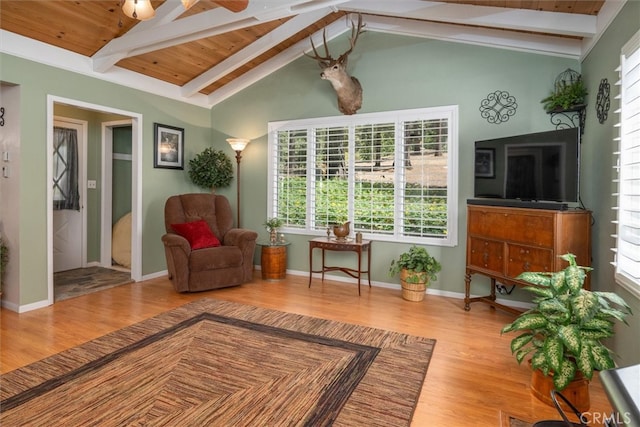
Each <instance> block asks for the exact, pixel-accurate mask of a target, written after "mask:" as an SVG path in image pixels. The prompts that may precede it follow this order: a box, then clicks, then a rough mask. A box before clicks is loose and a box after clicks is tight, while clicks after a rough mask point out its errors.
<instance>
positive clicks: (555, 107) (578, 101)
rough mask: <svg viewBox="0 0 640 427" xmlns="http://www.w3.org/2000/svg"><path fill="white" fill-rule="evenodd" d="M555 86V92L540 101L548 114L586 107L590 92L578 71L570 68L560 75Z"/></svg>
mask: <svg viewBox="0 0 640 427" xmlns="http://www.w3.org/2000/svg"><path fill="white" fill-rule="evenodd" d="M553 86H554V89H553V92H551V94H550V95H549V96H547V97H546V98H544V99H542V100H541V101H540V102H541V103H543V104H544V110H545V111H546V112H547V113H553V112H557V111H563V110H569V109H572V108H576V107H579V106H583V107H584V102H585V97H586V96H587V94H588V92H587V87H586V86H585V84H584V81H583V80H582V76H581V75H580V74H579V73H578V72H577V71H574V70H572V69H570V68H569V69H567V70H566V71H564V72H562V73H560V75H558V77H557V78H556V81H555V83H554V85H553Z"/></svg>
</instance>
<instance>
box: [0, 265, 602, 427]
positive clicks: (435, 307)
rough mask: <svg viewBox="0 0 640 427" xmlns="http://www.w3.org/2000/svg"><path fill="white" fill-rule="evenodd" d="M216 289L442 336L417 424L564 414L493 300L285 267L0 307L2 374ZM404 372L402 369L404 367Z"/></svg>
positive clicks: (291, 308)
mask: <svg viewBox="0 0 640 427" xmlns="http://www.w3.org/2000/svg"><path fill="white" fill-rule="evenodd" d="M204 297H210V298H219V299H223V300H228V301H235V302H240V303H245V304H252V305H256V306H260V307H267V308H272V309H277V310H281V311H287V312H291V313H298V314H304V315H308V316H315V317H321V318H325V319H332V320H338V321H343V322H349V323H355V324H361V325H366V326H371V327H376V328H382V329H387V330H392V331H398V332H403V333H408V334H412V335H419V336H424V337H429V338H435V339H436V340H437V344H436V347H435V352H434V355H433V357H432V359H431V362H430V365H429V370H428V372H427V376H426V379H425V382H424V386H423V388H422V393H421V395H420V400H419V403H418V406H417V409H416V412H415V415H414V419H413V423H412V426H420V427H422V426H454V427H456V426H500V425H501V423H500V412H501V411H505V412H508V413H511V414H513V415H517V416H520V417H521V418H523V419H526V420H529V421H533V420H542V419H560V417H559V415H558V414H557V412H556V411H555V409H554V408H552V407H550V406H547V405H545V404H543V403H541V402H539V401H538V400H536V398H534V397H533V396H532V395H531V394H530V392H529V389H528V387H529V378H530V371H529V370H528V368H527V367H526V366H524V365H523V366H519V365H518V364H517V362H516V361H515V358H514V357H513V356H511V354H510V351H509V342H510V340H511V336H508V335H505V336H501V335H500V329H501V328H502V326H504V325H505V324H506V323H509V322H510V321H511V320H512V319H513V316H512V315H511V314H509V313H506V312H502V311H499V310H498V311H496V310H494V309H491V308H490V307H489V306H487V305H486V304H482V303H476V304H472V306H471V311H469V312H465V311H464V310H463V302H462V300H459V299H452V298H445V297H439V296H433V295H427V296H426V298H425V300H424V301H422V302H408V301H404V300H403V299H402V298H401V296H400V290H399V289H398V290H393V289H385V288H377V287H373V288H371V289H369V288H368V287H366V286H364V287H363V288H362V296H361V297H358V292H357V290H356V286H355V285H353V284H347V283H339V282H331V281H325V282H324V284H322V283H321V282H320V280H319V279H314V282H313V284H312V286H311V289H308V288H307V279H306V277H300V276H291V275H290V276H288V278H287V279H286V280H284V281H279V282H267V281H262V280H261V279H260V278H259V272H256V275H255V278H254V280H253V281H252V282H251V283H249V284H245V285H242V286H239V287H234V288H227V289H220V290H216V291H211V292H204V293H197V294H178V293H176V292H175V291H173V288H172V287H171V284H170V282H169V281H168V280H167V279H166V278H159V279H153V280H148V281H145V282H140V283H134V284H129V285H124V286H120V287H117V288H113V289H108V290H105V291H100V292H97V293H95V294H91V295H86V296H81V297H77V298H73V299H69V300H66V301H61V302H58V303H56V304H54V305H53V306H50V307H47V308H43V309H39V310H34V311H31V312H27V313H23V314H16V313H14V312H11V311H8V310H4V309H3V310H2V311H1V315H2V317H1V334H0V345H1V350H2V351H1V358H0V363H1V366H0V371H1V372H2V373H5V372H8V371H11V370H13V369H16V368H19V367H21V366H25V365H27V364H29V363H31V362H35V361H37V360H39V359H42V358H44V357H46V356H49V355H51V354H55V353H57V352H60V351H62V350H65V349H67V348H70V347H73V346H76V345H79V344H82V343H84V342H86V341H88V340H91V339H93V338H96V337H99V336H102V335H104V334H106V333H108V332H112V331H115V330H118V329H120V328H122V327H125V326H127V325H131V324H133V323H135V322H139V321H141V320H144V319H147V318H149V317H151V316H154V315H156V314H159V313H161V312H164V311H166V310H169V309H171V308H174V307H177V306H180V305H182V304H185V303H187V302H189V301H192V300H195V299H199V298H204ZM398 375H402V372H398ZM610 411H611V406H610V405H609V403H608V400H607V398H606V395H605V394H604V391H603V390H602V387H601V385H600V382H599V380H598V379H597V377H596V378H595V379H594V381H593V382H592V384H591V409H590V413H589V414H588V415H589V416H590V418H589V421H590V422H589V425H590V426H596V425H602V422H595V421H597V420H596V419H595V418H596V417H599V418H602V414H606V413H609V412H610Z"/></svg>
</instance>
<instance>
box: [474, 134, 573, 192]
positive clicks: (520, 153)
mask: <svg viewBox="0 0 640 427" xmlns="http://www.w3.org/2000/svg"><path fill="white" fill-rule="evenodd" d="M579 182H580V133H579V129H578V128H571V129H561V130H553V131H548V132H538V133H530V134H525V135H516V136H509V137H504V138H496V139H488V140H483V141H476V142H475V180H474V197H475V198H476V199H489V200H491V199H493V200H505V201H527V202H561V203H577V202H578V201H579Z"/></svg>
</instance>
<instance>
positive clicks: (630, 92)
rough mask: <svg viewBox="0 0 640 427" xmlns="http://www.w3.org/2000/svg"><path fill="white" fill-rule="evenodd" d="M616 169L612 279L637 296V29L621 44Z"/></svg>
mask: <svg viewBox="0 0 640 427" xmlns="http://www.w3.org/2000/svg"><path fill="white" fill-rule="evenodd" d="M619 72H620V80H619V82H618V84H619V85H620V96H619V97H618V98H619V99H620V109H619V110H618V111H617V112H618V113H619V115H620V122H619V123H618V125H617V126H618V128H619V134H618V135H619V136H618V138H616V139H617V142H618V147H619V148H618V151H617V153H616V154H617V156H618V159H617V162H616V170H617V172H618V176H617V179H616V181H617V186H618V192H617V194H616V196H617V202H618V204H617V206H616V207H615V208H616V209H617V220H616V235H615V238H616V247H615V248H614V253H615V258H614V265H615V271H616V280H617V281H618V283H620V284H622V285H623V286H625V287H626V288H628V289H629V290H630V291H631V292H633V293H634V294H635V295H638V296H640V31H639V32H638V33H636V34H635V35H634V36H633V37H632V38H631V40H629V42H627V44H626V45H625V46H624V47H623V48H622V54H621V60H620V68H619Z"/></svg>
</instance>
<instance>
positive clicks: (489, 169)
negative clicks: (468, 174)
mask: <svg viewBox="0 0 640 427" xmlns="http://www.w3.org/2000/svg"><path fill="white" fill-rule="evenodd" d="M495 154H496V152H495V150H494V149H493V148H476V176H477V177H479V178H495V177H496V170H495V164H494V156H495Z"/></svg>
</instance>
